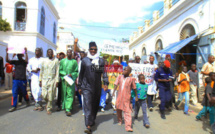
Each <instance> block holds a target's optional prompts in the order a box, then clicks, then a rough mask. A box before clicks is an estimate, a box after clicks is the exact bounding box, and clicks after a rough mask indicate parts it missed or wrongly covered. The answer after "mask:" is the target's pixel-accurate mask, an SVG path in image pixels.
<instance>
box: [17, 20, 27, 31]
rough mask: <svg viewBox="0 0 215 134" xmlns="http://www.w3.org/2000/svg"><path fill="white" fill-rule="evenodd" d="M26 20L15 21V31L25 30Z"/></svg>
mask: <svg viewBox="0 0 215 134" xmlns="http://www.w3.org/2000/svg"><path fill="white" fill-rule="evenodd" d="M25 28H26V22H16V23H15V31H25Z"/></svg>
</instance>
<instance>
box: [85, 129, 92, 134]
mask: <svg viewBox="0 0 215 134" xmlns="http://www.w3.org/2000/svg"><path fill="white" fill-rule="evenodd" d="M84 133H86V134H92V130H91V128H86V129H85V130H84Z"/></svg>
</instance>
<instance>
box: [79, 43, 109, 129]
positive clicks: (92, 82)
mask: <svg viewBox="0 0 215 134" xmlns="http://www.w3.org/2000/svg"><path fill="white" fill-rule="evenodd" d="M104 65H105V61H104V59H102V58H99V54H98V53H97V45H96V43H95V42H90V43H89V53H88V55H87V57H85V58H84V59H82V62H81V70H80V74H79V80H78V87H79V93H80V94H81V93H82V94H83V97H84V114H85V125H86V130H85V133H91V127H92V126H93V125H95V119H96V115H97V112H98V109H99V102H100V96H101V88H102V83H101V76H102V74H103V82H104V90H107V88H108V84H109V82H108V77H107V73H106V72H105V70H104Z"/></svg>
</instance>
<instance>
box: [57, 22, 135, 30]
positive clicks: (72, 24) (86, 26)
mask: <svg viewBox="0 0 215 134" xmlns="http://www.w3.org/2000/svg"><path fill="white" fill-rule="evenodd" d="M59 24H64V25H72V26H81V27H97V28H114V29H137V28H131V27H105V26H95V25H81V24H71V23H59Z"/></svg>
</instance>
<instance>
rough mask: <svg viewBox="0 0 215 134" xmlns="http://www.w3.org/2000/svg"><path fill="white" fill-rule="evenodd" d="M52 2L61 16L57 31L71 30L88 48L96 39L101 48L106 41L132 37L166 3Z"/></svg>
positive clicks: (146, 0) (137, 0)
mask: <svg viewBox="0 0 215 134" xmlns="http://www.w3.org/2000/svg"><path fill="white" fill-rule="evenodd" d="M51 1H52V3H53V4H54V6H55V7H56V9H57V11H58V13H59V16H60V20H59V22H58V31H66V32H72V33H73V35H74V36H75V37H76V38H78V39H79V45H80V46H81V47H82V48H85V49H88V47H89V42H90V41H95V42H96V44H97V45H98V47H99V48H101V46H102V44H103V42H104V40H114V41H116V42H119V41H120V40H121V39H122V38H127V39H129V37H130V35H132V34H133V32H134V31H138V27H139V26H143V25H144V20H146V19H151V17H152V14H153V11H155V10H159V9H160V8H161V7H162V6H163V0H141V1H140V0H132V1H131V0H126V1H125V0H108V1H107V0H51ZM59 27H63V28H64V29H63V30H62V29H60V28H59Z"/></svg>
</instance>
